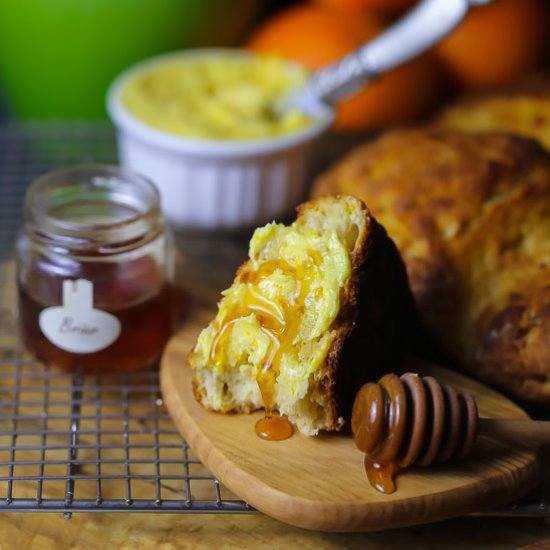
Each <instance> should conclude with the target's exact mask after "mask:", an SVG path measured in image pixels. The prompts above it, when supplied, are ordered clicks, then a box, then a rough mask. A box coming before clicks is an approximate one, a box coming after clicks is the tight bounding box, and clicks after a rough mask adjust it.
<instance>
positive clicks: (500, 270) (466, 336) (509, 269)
mask: <svg viewBox="0 0 550 550" xmlns="http://www.w3.org/2000/svg"><path fill="white" fill-rule="evenodd" d="M327 193H336V194H338V193H350V194H354V195H356V196H358V197H359V198H361V199H362V200H364V201H365V202H366V203H367V204H368V206H369V208H370V210H371V212H372V213H373V215H374V216H375V217H376V218H377V219H378V220H380V222H381V223H382V224H383V225H384V226H385V228H386V229H387V230H388V233H389V235H390V236H391V237H392V239H393V240H394V241H395V243H396V245H397V247H398V248H399V250H400V252H401V255H402V257H403V259H404V261H405V264H406V266H407V270H408V274H409V279H410V283H411V288H412V290H413V293H414V295H415V299H416V303H417V307H418V310H419V313H420V316H421V319H422V321H423V324H424V326H425V327H426V329H427V331H428V332H429V333H430V334H431V335H432V338H433V340H434V342H435V343H436V344H437V345H438V346H439V347H440V348H441V350H442V351H443V352H444V354H445V355H446V356H447V357H449V358H451V359H452V361H453V362H455V364H457V365H460V366H462V367H464V368H467V369H469V370H470V371H471V372H472V373H474V374H475V375H477V376H479V377H481V378H484V379H485V380H488V381H489V382H491V383H493V384H495V385H498V386H500V387H501V388H504V389H505V390H506V391H508V392H509V393H510V394H511V395H514V396H516V397H518V398H521V399H525V400H529V401H532V402H536V403H540V404H543V405H546V406H548V404H549V403H550V387H549V386H550V383H549V380H550V357H549V350H550V338H549V336H550V334H549V331H550V329H549V328H548V327H549V326H550V290H549V289H550V245H549V239H550V237H549V236H550V154H548V153H547V152H545V151H544V150H543V148H542V147H541V146H540V145H539V144H538V143H536V142H535V141H532V140H529V139H527V138H522V137H519V136H512V135H507V134H497V133H487V134H476V135H473V134H472V135H467V134H463V133H458V132H445V131H440V130H437V129H433V128H432V129H409V130H395V131H391V132H387V133H386V134H384V135H382V136H381V137H379V138H378V139H376V140H374V141H372V142H370V143H367V144H366V145H363V146H362V147H360V148H358V149H356V150H355V151H353V152H352V153H351V154H350V155H348V156H347V157H346V158H344V159H343V160H342V161H341V162H340V163H338V164H337V165H336V166H334V167H333V168H332V169H331V170H329V171H328V172H326V173H325V174H323V175H321V177H320V178H318V180H317V181H316V182H315V185H314V190H313V195H314V196H319V195H323V194H327Z"/></svg>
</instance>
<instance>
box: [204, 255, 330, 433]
mask: <svg viewBox="0 0 550 550" xmlns="http://www.w3.org/2000/svg"><path fill="white" fill-rule="evenodd" d="M314 261H315V263H316V264H317V265H318V258H314ZM321 261H322V258H321ZM277 269H280V270H282V271H284V272H287V273H290V274H291V275H292V278H293V280H295V281H296V282H297V289H296V292H295V293H294V295H293V296H292V298H291V299H290V300H288V301H285V303H284V306H283V307H281V306H280V305H279V304H277V303H276V302H274V301H273V300H270V299H269V298H266V297H265V296H263V295H262V294H261V293H260V292H258V284H259V283H260V281H261V280H262V279H265V278H266V277H268V276H270V275H272V274H273V273H274V272H275V271H276V270H277ZM312 271H313V265H312V264H311V262H310V261H307V262H305V263H304V264H303V265H300V266H298V267H295V266H293V265H291V264H289V263H288V262H286V261H284V260H270V261H268V262H265V263H263V264H261V265H260V266H259V267H258V269H256V270H255V271H243V272H241V273H240V274H239V280H240V282H241V283H243V284H244V285H245V296H244V300H242V301H241V302H239V303H233V304H231V306H230V307H229V308H228V309H227V310H226V315H225V317H224V318H223V319H221V320H219V321H218V327H217V330H216V334H215V336H214V341H213V344H212V350H211V355H210V357H211V359H212V360H213V362H214V363H215V364H218V365H219V364H221V363H222V362H223V361H224V359H225V355H224V350H225V347H226V341H227V338H228V333H229V331H228V329H229V327H230V326H231V325H232V324H233V323H235V322H236V321H237V320H239V319H242V318H243V317H247V316H248V315H250V314H251V313H254V314H255V315H256V318H257V319H258V321H259V323H260V325H261V330H262V332H263V333H264V334H266V335H267V336H268V337H269V340H270V344H269V346H268V349H267V352H266V354H265V356H264V357H263V359H262V367H261V369H260V370H259V371H258V373H257V375H256V382H257V383H258V387H259V389H260V393H261V395H262V400H263V402H264V408H265V413H266V414H265V417H264V418H262V419H260V420H259V421H258V423H257V425H256V433H257V434H258V435H259V436H260V437H262V438H264V439H269V440H272V441H279V440H281V439H286V438H287V437H290V435H292V426H291V424H290V423H289V422H288V420H286V419H284V418H282V417H281V416H279V415H276V414H273V409H274V407H275V382H276V379H277V376H278V374H279V369H280V362H281V357H282V355H283V354H284V353H285V352H286V351H287V350H288V349H289V348H290V347H291V346H292V344H293V342H294V339H295V337H296V335H297V334H298V330H299V328H300V320H301V316H300V313H301V312H303V311H304V309H305V299H306V297H307V295H308V294H309V290H310V286H311V280H312V277H313V273H312Z"/></svg>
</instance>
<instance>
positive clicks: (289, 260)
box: [189, 223, 351, 411]
mask: <svg viewBox="0 0 550 550" xmlns="http://www.w3.org/2000/svg"><path fill="white" fill-rule="evenodd" d="M249 256H250V259H249V261H248V262H246V263H245V264H244V265H243V266H242V267H241V268H240V269H239V271H238V273H237V277H236V278H235V281H234V282H233V284H232V286H231V287H230V288H229V289H228V290H226V291H224V293H223V299H222V301H221V302H220V304H219V309H218V313H217V315H216V317H215V319H214V320H213V321H212V322H211V323H210V325H209V326H208V327H207V328H205V329H204V330H203V331H202V333H201V334H200V336H199V338H198V341H197V344H196V346H195V348H194V350H193V352H192V353H191V354H190V357H189V361H190V364H191V365H192V367H193V368H195V369H207V370H208V371H210V372H212V371H215V372H216V376H215V379H216V381H217V383H222V384H223V380H224V379H225V380H229V379H231V380H232V381H233V382H234V381H235V379H236V378H239V379H242V381H243V383H242V384H241V385H236V384H232V386H233V390H232V391H236V390H235V388H236V387H238V388H239V391H243V392H248V393H249V394H250V395H238V396H235V400H236V401H243V400H248V401H249V402H250V403H251V408H252V409H253V408H257V407H261V406H263V407H265V408H266V410H268V411H269V410H270V409H271V408H272V407H273V406H274V404H275V403H279V404H280V403H281V402H282V401H283V400H282V399H278V398H277V396H278V395H279V394H282V395H286V396H289V397H292V398H293V399H297V400H299V399H301V398H303V397H304V396H305V395H306V393H307V391H308V386H309V382H310V377H311V376H315V373H316V371H317V370H318V369H319V367H320V366H321V365H322V363H323V361H324V360H325V358H326V356H327V352H328V349H329V347H330V345H331V343H332V342H333V339H334V333H333V332H332V331H331V330H330V328H331V326H332V324H333V322H334V320H335V319H336V317H337V315H338V312H339V308H340V293H341V290H342V288H343V287H344V285H345V283H346V281H347V278H348V277H349V275H350V271H351V266H350V260H349V253H348V249H347V247H346V245H345V243H343V242H341V240H340V239H339V238H338V235H337V233H336V231H334V230H329V231H326V232H324V233H319V232H317V231H314V230H312V229H310V228H308V227H305V226H303V225H297V224H293V225H291V226H285V225H282V224H275V223H272V224H268V225H266V226H265V227H262V228H259V229H257V230H256V231H255V233H254V235H253V237H252V240H251V242H250V249H249ZM212 380H214V377H213V378H212ZM250 382H252V385H251V384H250ZM220 389H221V391H212V392H210V396H209V397H208V398H207V399H212V400H213V401H212V402H208V403H207V405H208V406H209V407H210V408H212V409H214V410H224V409H225V408H226V407H227V402H229V403H231V401H232V399H231V398H230V396H228V395H227V391H225V392H224V389H223V388H220ZM219 398H223V400H224V402H226V406H222V404H221V401H220V402H217V401H218V399H219ZM230 408H231V405H229V409H230Z"/></svg>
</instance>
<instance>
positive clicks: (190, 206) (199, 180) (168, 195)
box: [107, 49, 334, 230]
mask: <svg viewBox="0 0 550 550" xmlns="http://www.w3.org/2000/svg"><path fill="white" fill-rule="evenodd" d="M212 54H215V55H216V56H235V55H237V56H245V55H253V54H250V53H248V52H246V51H245V50H239V49H196V50H185V51H181V52H173V53H170V54H165V55H161V56H158V57H155V58H152V59H148V60H146V61H144V62H142V63H139V64H138V65H135V66H133V67H130V68H129V69H127V70H126V71H124V72H123V73H122V74H121V75H119V76H118V77H117V78H116V79H115V81H114V82H113V83H112V85H111V86H110V88H109V91H108V94H107V109H108V112H109V115H110V117H111V120H112V121H113V123H114V124H115V126H116V129H117V140H118V152H119V162H120V164H122V165H123V166H126V167H127V168H131V169H132V170H134V171H137V172H140V173H142V174H143V175H145V176H147V177H149V178H150V179H152V180H153V181H154V182H155V184H156V185H157V187H158V188H159V190H160V194H161V204H162V209H163V211H164V215H165V217H166V219H167V221H168V223H170V224H171V225H172V226H173V227H174V228H175V229H187V228H193V229H207V230H218V229H232V230H233V229H242V228H247V227H252V226H257V225H260V224H264V223H266V222H269V221H272V220H277V219H280V218H282V217H284V216H286V215H288V214H289V213H291V212H292V210H293V209H294V208H295V207H296V205H297V204H298V203H299V202H300V201H301V200H302V199H303V198H304V197H305V194H306V191H307V185H308V183H309V179H310V176H311V170H312V168H313V166H314V164H313V163H314V160H315V153H316V149H317V145H318V142H319V140H320V138H321V136H322V135H323V134H325V132H326V131H327V130H328V128H329V127H330V125H331V124H332V121H333V118H334V113H333V111H332V109H331V108H330V107H329V106H327V105H325V104H323V103H318V104H316V105H312V106H311V113H310V114H314V116H315V120H314V122H313V123H312V124H311V125H309V126H307V127H306V128H304V129H301V130H299V131H296V132H293V133H289V134H286V135H283V136H278V137H272V138H266V139H254V140H209V139H195V138H187V137H182V136H179V135H175V134H171V133H168V132H165V131H163V130H159V129H156V128H153V127H152V126H149V125H148V124H146V123H144V122H142V121H141V120H139V119H138V118H137V117H135V116H134V115H133V114H132V113H131V112H130V111H129V110H128V109H127V108H125V107H124V105H123V104H122V102H121V100H120V97H121V91H122V90H123V89H124V87H125V86H126V85H127V84H128V82H129V81H130V80H131V79H132V78H134V77H135V76H136V75H137V74H139V73H141V72H142V71H145V70H149V69H151V68H152V67H154V66H155V65H156V64H158V63H163V62H166V61H172V60H174V59H178V60H182V61H185V60H196V59H198V58H199V57H201V56H211V55H212Z"/></svg>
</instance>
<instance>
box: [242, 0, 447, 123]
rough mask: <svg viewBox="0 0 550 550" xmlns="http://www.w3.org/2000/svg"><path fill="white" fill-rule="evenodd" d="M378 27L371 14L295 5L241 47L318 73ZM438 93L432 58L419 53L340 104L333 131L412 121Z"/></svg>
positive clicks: (433, 102) (438, 80)
mask: <svg viewBox="0 0 550 550" xmlns="http://www.w3.org/2000/svg"><path fill="white" fill-rule="evenodd" d="M383 29H384V24H383V22H382V20H381V19H379V18H378V17H377V16H376V15H374V14H373V13H372V12H364V13H363V12H361V13H356V12H352V11H348V10H338V9H334V8H332V7H329V6H323V5H320V4H315V3H311V4H297V5H292V6H290V7H287V8H284V9H283V10H282V11H280V12H279V13H276V14H275V15H273V16H271V17H270V18H269V19H267V20H266V21H264V22H263V23H261V24H260V25H259V26H258V28H257V29H256V30H255V31H254V32H253V33H252V35H251V36H250V37H249V39H248V40H247V42H246V43H245V45H246V47H248V48H249V49H251V50H252V51H255V52H260V53H271V54H276V55H280V56H282V57H285V58H287V59H291V60H294V61H297V62H299V63H302V64H303V65H304V66H306V67H308V68H310V69H318V68H321V67H324V66H326V65H328V64H330V63H332V62H333V61H335V60H337V59H338V58H340V57H343V56H344V55H346V54H347V53H349V52H351V51H352V50H354V49H356V48H358V47H359V46H360V45H362V44H363V43H365V42H367V41H368V40H370V39H371V38H373V37H374V36H376V35H377V34H379V33H380V32H382V30H383ZM441 90H442V86H441V72H440V70H439V67H438V65H437V63H436V62H435V61H434V59H433V58H432V57H430V56H428V55H424V56H422V57H419V58H417V59H414V60H412V61H410V62H408V63H407V64H405V65H402V66H400V67H397V68H395V69H393V70H391V71H389V72H388V73H386V74H385V75H383V76H381V77H380V78H379V79H378V80H377V81H375V82H372V83H370V84H369V85H367V87H365V88H364V89H363V90H362V91H360V92H359V93H358V94H356V95H355V96H353V97H352V98H350V99H346V100H344V101H342V102H341V103H340V104H339V105H338V106H337V109H336V121H335V125H334V128H335V129H336V130H342V131H361V130H371V129H378V128H381V127H384V126H387V125H391V124H404V123H408V122H413V121H415V120H417V119H418V118H419V117H421V116H424V115H426V114H427V113H428V112H429V111H430V110H431V109H432V108H433V107H434V105H436V104H437V99H438V98H440V97H441Z"/></svg>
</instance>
